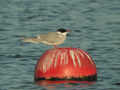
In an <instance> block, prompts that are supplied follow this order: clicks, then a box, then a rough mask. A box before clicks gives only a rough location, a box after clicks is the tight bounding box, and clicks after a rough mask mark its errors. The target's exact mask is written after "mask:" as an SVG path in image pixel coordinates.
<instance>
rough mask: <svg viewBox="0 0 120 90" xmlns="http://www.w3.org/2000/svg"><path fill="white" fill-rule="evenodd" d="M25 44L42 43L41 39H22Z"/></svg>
mask: <svg viewBox="0 0 120 90" xmlns="http://www.w3.org/2000/svg"><path fill="white" fill-rule="evenodd" d="M22 40H23V42H30V43H40V42H41V41H40V39H37V38H24V37H23V38H22Z"/></svg>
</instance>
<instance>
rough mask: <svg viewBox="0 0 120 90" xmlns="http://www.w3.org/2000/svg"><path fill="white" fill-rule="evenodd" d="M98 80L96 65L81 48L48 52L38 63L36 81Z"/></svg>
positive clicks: (57, 49)
mask: <svg viewBox="0 0 120 90" xmlns="http://www.w3.org/2000/svg"><path fill="white" fill-rule="evenodd" d="M44 79H46V80H72V79H75V80H87V79H90V80H91V81H92V80H96V79H97V72H96V65H95V63H94V62H93V60H92V58H91V56H90V55H88V53H86V52H85V51H83V50H81V49H79V48H54V49H50V50H47V51H46V52H45V53H44V54H43V55H42V56H41V57H40V60H39V61H38V62H37V65H36V68H35V80H44Z"/></svg>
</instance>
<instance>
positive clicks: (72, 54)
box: [70, 50, 76, 66]
mask: <svg viewBox="0 0 120 90" xmlns="http://www.w3.org/2000/svg"><path fill="white" fill-rule="evenodd" d="M70 55H71V57H72V61H73V64H74V66H76V62H75V56H74V52H73V50H70Z"/></svg>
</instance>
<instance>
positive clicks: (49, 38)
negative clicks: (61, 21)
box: [23, 28, 70, 47]
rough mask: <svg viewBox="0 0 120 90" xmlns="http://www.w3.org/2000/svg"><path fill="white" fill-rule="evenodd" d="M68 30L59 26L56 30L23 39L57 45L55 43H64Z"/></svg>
mask: <svg viewBox="0 0 120 90" xmlns="http://www.w3.org/2000/svg"><path fill="white" fill-rule="evenodd" d="M68 32H70V30H66V29H63V28H60V29H58V30H57V31H56V32H48V33H47V34H40V35H38V36H36V37H34V38H24V39H23V41H24V42H31V43H43V44H47V45H53V46H54V47H57V45H60V44H62V43H64V41H65V40H66V36H67V34H68Z"/></svg>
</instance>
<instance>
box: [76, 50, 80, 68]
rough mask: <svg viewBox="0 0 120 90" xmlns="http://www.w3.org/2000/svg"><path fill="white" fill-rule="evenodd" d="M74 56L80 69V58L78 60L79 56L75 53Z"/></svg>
mask: <svg viewBox="0 0 120 90" xmlns="http://www.w3.org/2000/svg"><path fill="white" fill-rule="evenodd" d="M75 56H76V58H77V61H78V65H79V67H80V66H81V62H80V58H79V55H78V53H77V52H76V53H75Z"/></svg>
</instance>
